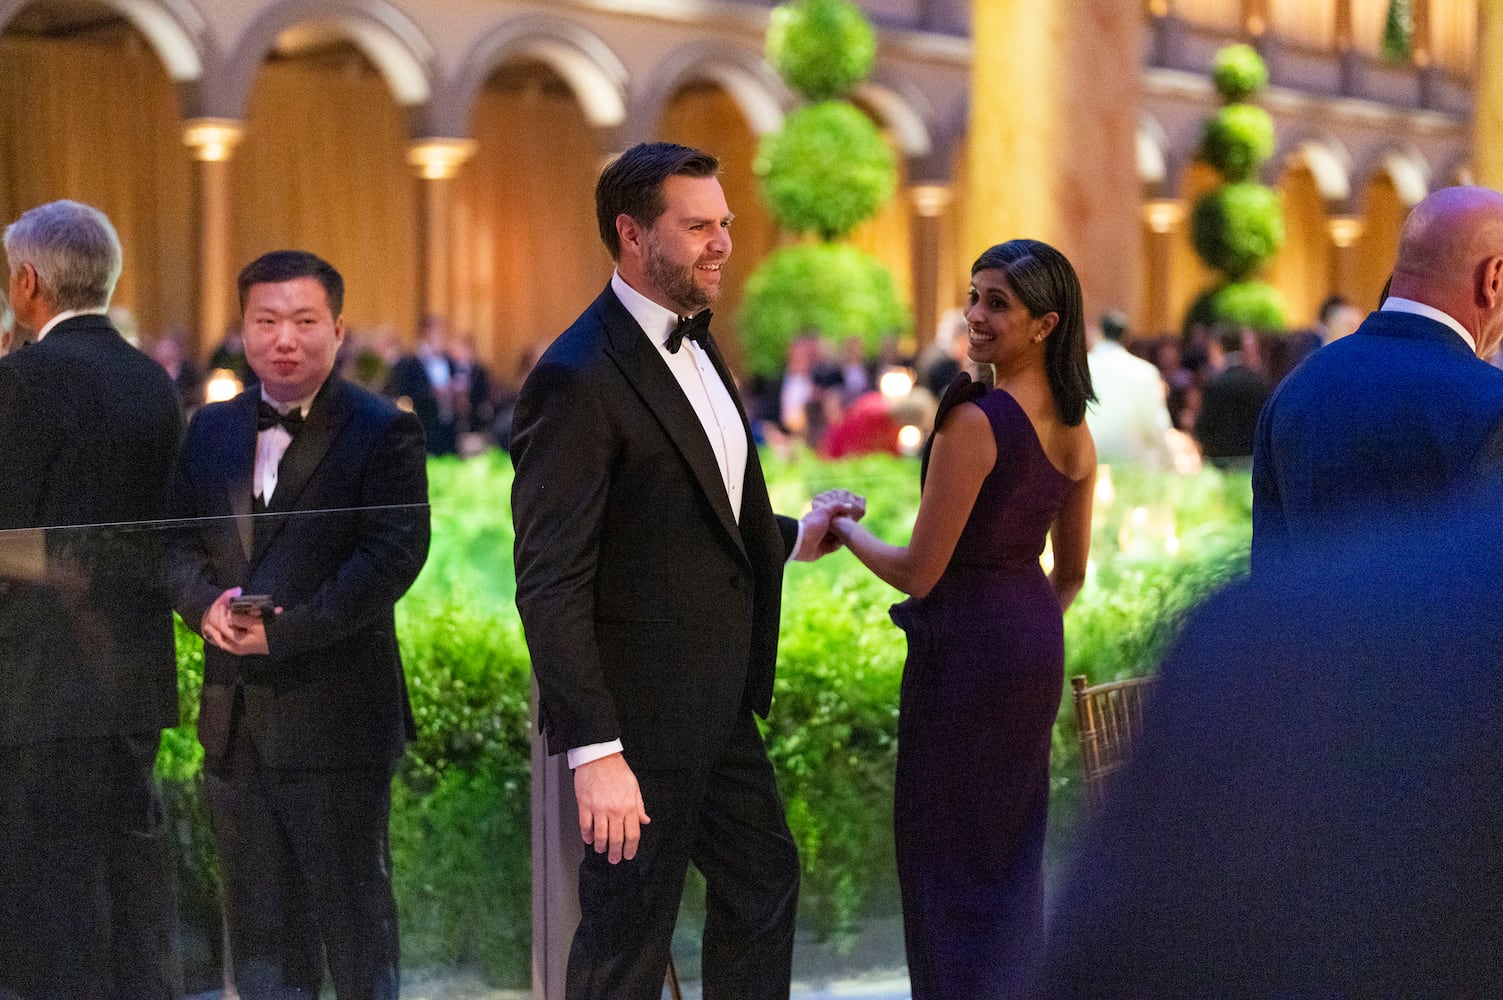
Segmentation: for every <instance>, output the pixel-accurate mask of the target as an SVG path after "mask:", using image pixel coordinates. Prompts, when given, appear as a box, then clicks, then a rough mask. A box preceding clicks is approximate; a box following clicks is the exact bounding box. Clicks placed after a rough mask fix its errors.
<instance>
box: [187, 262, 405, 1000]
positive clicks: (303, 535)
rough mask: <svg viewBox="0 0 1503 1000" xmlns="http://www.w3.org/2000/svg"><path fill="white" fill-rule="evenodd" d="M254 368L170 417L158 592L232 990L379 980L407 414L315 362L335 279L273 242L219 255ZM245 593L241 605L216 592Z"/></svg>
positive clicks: (374, 993) (395, 745)
mask: <svg viewBox="0 0 1503 1000" xmlns="http://www.w3.org/2000/svg"><path fill="white" fill-rule="evenodd" d="M239 292H240V308H241V312H242V314H243V316H244V326H245V345H246V356H247V357H248V358H249V360H250V364H251V367H252V368H254V369H255V371H256V372H257V373H258V374H259V375H260V376H261V383H260V385H259V386H257V387H256V388H253V389H249V390H247V391H245V392H243V393H241V394H240V395H239V396H236V397H235V398H234V399H231V400H229V401H227V402H223V403H212V404H209V405H208V406H205V407H203V408H202V409H201V410H199V411H198V413H197V415H196V416H195V417H194V418H193V422H192V423H191V424H190V425H189V427H188V437H187V441H186V442H185V443H184V445H183V450H182V455H181V458H180V459H179V463H178V473H177V478H176V482H175V486H174V489H173V514H174V516H176V517H178V518H184V519H189V520H188V524H189V527H188V528H186V529H185V530H184V531H183V532H182V533H181V534H180V535H179V536H178V537H176V538H175V539H174V545H173V552H172V571H173V572H172V575H173V585H174V589H175V592H176V606H177V610H178V612H179V613H180V614H181V615H182V617H183V621H184V622H186V623H187V624H188V626H189V627H190V628H192V629H194V630H195V631H198V632H200V633H201V634H202V635H203V637H204V682H203V692H202V695H201V697H200V709H199V717H198V738H199V742H200V743H202V744H203V748H204V790H205V795H206V798H207V800H208V806H209V816H210V819H211V820H212V822H213V826H214V837H215V843H216V844H217V846H218V850H219V866H220V872H221V876H222V879H223V884H224V911H225V919H226V924H227V928H228V934H229V952H230V955H231V956H233V962H232V964H233V971H234V979H235V985H236V987H237V988H238V991H239V995H240V997H242V998H243V1000H284V998H306V1000H313V998H316V997H317V996H318V995H319V988H320V985H321V983H322V981H323V975H324V963H325V961H326V960H327V962H328V967H329V971H330V973H331V978H332V979H333V981H334V995H335V996H336V997H337V998H338V1000H370V998H383V1000H385V998H394V997H396V995H397V964H398V963H397V958H398V951H397V911H396V902H395V900H394V898H393V896H392V885H391V855H390V851H389V849H388V847H387V819H388V815H389V813H390V810H391V778H392V773H393V769H394V768H395V765H396V762H397V760H398V758H399V757H400V756H401V754H402V750H403V746H404V744H405V743H406V741H407V740H408V739H410V738H412V736H413V718H412V709H411V707H410V706H409V704H408V700H407V688H406V683H405V681H404V679H403V674H402V660H401V654H400V653H399V651H398V647H397V635H396V627H395V624H394V622H393V607H394V606H395V604H396V602H397V599H398V598H400V597H401V596H402V594H403V593H405V592H406V590H407V588H408V587H409V586H410V585H411V584H412V581H413V579H414V578H416V576H417V574H418V571H419V570H420V569H422V566H423V561H424V559H425V558H426V557H427V553H428V530H429V529H428V508H427V499H428V485H427V467H426V461H425V456H424V454H423V431H422V427H421V426H420V425H419V424H418V421H417V418H416V417H414V416H413V415H412V414H410V413H403V412H401V411H399V410H398V409H397V408H396V407H395V406H393V405H392V404H391V403H390V402H389V401H387V400H385V399H383V398H381V397H380V396H378V395H376V394H374V393H371V392H368V391H366V390H364V389H361V388H359V387H358V386H356V385H354V384H352V383H350V382H346V381H344V380H343V379H341V378H340V377H339V376H338V375H334V374H332V373H333V370H334V362H335V355H336V351H337V349H338V347H339V344H340V342H341V341H342V340H343V339H344V320H343V317H342V316H341V315H340V312H341V309H342V307H343V300H344V281H343V279H342V278H341V277H340V275H339V272H338V271H336V270H334V268H333V267H331V266H330V265H329V264H328V263H327V262H325V261H323V260H320V259H319V258H318V257H315V256H314V255H312V254H309V253H303V252H301V251H295V250H282V251H277V252H274V253H270V254H266V255H264V256H262V257H259V258H257V259H256V260H254V261H252V262H251V263H250V264H249V265H247V266H246V268H245V269H244V270H243V271H241V272H240V278H239ZM252 595H253V596H254V597H256V598H264V600H261V601H256V602H254V603H253V604H251V605H250V606H249V607H244V606H242V605H240V604H237V603H236V598H240V597H247V596H252Z"/></svg>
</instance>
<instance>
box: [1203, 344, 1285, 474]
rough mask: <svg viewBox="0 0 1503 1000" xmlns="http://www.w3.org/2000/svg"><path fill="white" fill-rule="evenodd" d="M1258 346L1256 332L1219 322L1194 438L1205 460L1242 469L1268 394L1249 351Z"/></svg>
mask: <svg viewBox="0 0 1503 1000" xmlns="http://www.w3.org/2000/svg"><path fill="white" fill-rule="evenodd" d="M1256 345H1257V335H1256V334H1254V333H1253V332H1252V331H1251V330H1246V329H1243V328H1241V327H1238V326H1236V325H1235V324H1232V323H1222V324H1218V326H1217V329H1216V336H1215V337H1214V338H1213V339H1212V342H1211V360H1210V363H1209V370H1210V376H1209V378H1208V379H1207V380H1206V382H1205V385H1204V387H1203V388H1202V389H1201V392H1200V412H1199V413H1198V414H1196V417H1195V440H1196V441H1197V442H1198V443H1199V444H1200V451H1201V454H1202V455H1204V456H1205V458H1206V459H1207V460H1208V461H1210V462H1211V463H1213V464H1215V465H1218V466H1221V467H1224V468H1225V467H1234V466H1238V465H1240V466H1242V467H1243V468H1246V466H1247V463H1248V461H1249V460H1251V458H1252V453H1253V431H1254V430H1256V429H1257V426H1258V414H1259V413H1260V412H1261V411H1262V409H1263V403H1264V402H1265V401H1266V400H1267V399H1268V383H1267V382H1266V381H1264V379H1263V376H1262V375H1261V374H1259V373H1258V371H1257V370H1256V369H1255V367H1254V364H1253V361H1254V359H1253V358H1251V357H1249V356H1248V354H1249V352H1250V351H1252V352H1255V351H1256Z"/></svg>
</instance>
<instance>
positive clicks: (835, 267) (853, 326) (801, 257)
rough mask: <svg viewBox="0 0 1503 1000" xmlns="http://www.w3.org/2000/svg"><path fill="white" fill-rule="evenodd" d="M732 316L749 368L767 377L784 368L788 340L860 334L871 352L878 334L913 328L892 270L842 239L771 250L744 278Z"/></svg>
mask: <svg viewBox="0 0 1503 1000" xmlns="http://www.w3.org/2000/svg"><path fill="white" fill-rule="evenodd" d="M737 319H738V322H739V323H740V326H741V333H742V337H743V338H744V340H745V347H746V363H747V366H748V367H749V368H750V369H751V370H752V373H753V374H756V375H764V376H772V375H776V374H777V373H778V372H780V371H782V370H783V368H784V367H785V366H786V365H787V363H788V345H789V344H791V343H793V341H794V339H795V338H797V337H801V336H804V335H806V334H813V335H816V336H819V337H824V338H826V339H829V340H833V341H840V340H843V339H845V338H846V337H860V338H861V341H862V343H863V344H864V345H865V346H866V353H867V355H868V356H874V355H875V354H876V353H877V349H878V348H879V347H880V345H881V343H882V338H884V337H887V336H893V335H897V334H901V333H906V332H907V331H908V329H909V327H910V326H912V316H911V314H910V313H909V311H908V310H907V309H906V308H904V306H903V304H902V302H901V301H900V300H899V299H898V290H897V286H896V285H895V284H894V283H893V280H892V272H890V271H888V270H887V268H885V267H883V266H882V262H881V261H879V260H877V259H876V258H875V257H872V256H871V255H870V254H867V253H864V252H863V251H861V250H858V249H856V248H855V247H853V246H849V245H847V244H844V243H811V244H804V245H802V246H793V247H784V248H783V249H781V250H776V251H774V252H773V253H772V254H770V255H768V257H767V258H766V259H765V260H763V261H762V263H761V264H759V265H758V266H757V269H756V270H755V271H753V272H752V275H751V277H750V278H748V279H747V281H746V289H745V291H744V293H743V298H742V300H741V311H740V314H739V315H738V317H737Z"/></svg>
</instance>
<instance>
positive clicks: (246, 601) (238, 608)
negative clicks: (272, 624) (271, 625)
mask: <svg viewBox="0 0 1503 1000" xmlns="http://www.w3.org/2000/svg"><path fill="white" fill-rule="evenodd" d="M276 609H277V605H276V602H275V601H273V600H272V599H271V597H270V595H268V594H241V595H240V596H239V597H232V598H230V614H232V615H255V616H256V617H258V618H270V617H271V616H272V615H273V614H275V613H276Z"/></svg>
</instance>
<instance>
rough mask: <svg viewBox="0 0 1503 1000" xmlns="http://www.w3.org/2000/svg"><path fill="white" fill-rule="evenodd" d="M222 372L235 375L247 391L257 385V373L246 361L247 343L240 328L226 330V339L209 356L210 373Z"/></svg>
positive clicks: (234, 327)
mask: <svg viewBox="0 0 1503 1000" xmlns="http://www.w3.org/2000/svg"><path fill="white" fill-rule="evenodd" d="M220 370H223V371H227V372H231V373H233V374H234V376H235V380H236V381H238V382H239V383H240V384H241V385H242V386H243V387H245V388H247V389H249V388H250V387H251V386H253V385H255V384H256V373H255V372H253V371H251V368H250V365H249V364H247V363H246V360H245V341H244V340H243V339H241V336H240V327H239V326H234V325H232V326H230V327H229V328H228V329H226V330H225V331H224V339H223V340H221V341H220V342H219V346H218V347H216V348H214V353H213V354H210V355H209V371H210V372H216V371H220Z"/></svg>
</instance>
